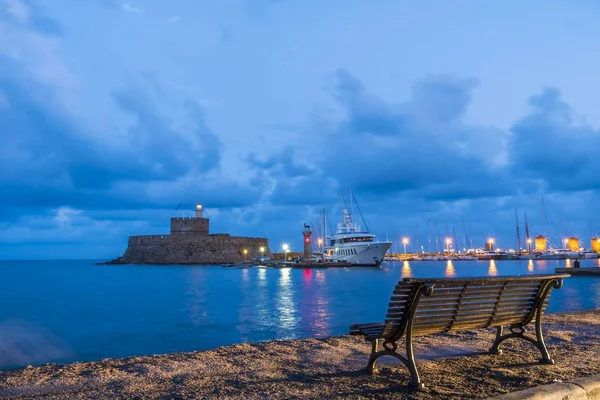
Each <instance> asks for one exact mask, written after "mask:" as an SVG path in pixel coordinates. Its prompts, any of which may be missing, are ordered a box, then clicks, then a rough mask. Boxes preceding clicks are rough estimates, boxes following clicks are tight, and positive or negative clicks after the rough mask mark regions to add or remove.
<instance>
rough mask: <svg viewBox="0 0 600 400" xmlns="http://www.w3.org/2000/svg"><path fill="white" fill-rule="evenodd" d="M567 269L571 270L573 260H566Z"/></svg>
mask: <svg viewBox="0 0 600 400" xmlns="http://www.w3.org/2000/svg"><path fill="white" fill-rule="evenodd" d="M565 268H571V260H570V259H568V258H567V259H566V260H565Z"/></svg>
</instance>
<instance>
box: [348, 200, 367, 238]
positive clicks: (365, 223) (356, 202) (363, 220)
mask: <svg viewBox="0 0 600 400" xmlns="http://www.w3.org/2000/svg"><path fill="white" fill-rule="evenodd" d="M351 193H352V192H351ZM352 197H354V194H353V195H352ZM354 204H356V209H357V210H358V214H359V215H360V219H361V220H362V222H363V224H364V226H365V229H366V230H367V233H370V232H371V231H369V226H368V225H367V221H365V217H363V215H362V212H361V211H360V207H359V206H358V201H356V197H354Z"/></svg>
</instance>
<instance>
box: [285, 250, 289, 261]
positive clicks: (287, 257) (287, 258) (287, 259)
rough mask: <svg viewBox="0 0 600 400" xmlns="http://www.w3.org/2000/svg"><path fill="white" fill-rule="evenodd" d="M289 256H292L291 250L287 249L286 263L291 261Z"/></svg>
mask: <svg viewBox="0 0 600 400" xmlns="http://www.w3.org/2000/svg"><path fill="white" fill-rule="evenodd" d="M289 254H290V249H285V259H286V261H290V259H289V258H290V257H289Z"/></svg>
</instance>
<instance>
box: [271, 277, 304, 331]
mask: <svg viewBox="0 0 600 400" xmlns="http://www.w3.org/2000/svg"><path fill="white" fill-rule="evenodd" d="M290 270H291V268H281V269H280V270H279V288H278V291H277V294H278V295H277V300H276V303H275V309H276V313H277V316H278V318H279V323H278V324H277V327H278V329H281V330H283V331H286V330H292V329H294V328H295V327H296V325H297V322H298V318H297V316H296V309H295V308H296V307H295V305H296V304H295V302H294V293H293V288H292V285H291V278H290Z"/></svg>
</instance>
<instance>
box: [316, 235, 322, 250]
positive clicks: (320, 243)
mask: <svg viewBox="0 0 600 400" xmlns="http://www.w3.org/2000/svg"><path fill="white" fill-rule="evenodd" d="M317 243H319V251H322V250H321V248H322V247H323V239H321V238H318V239H317Z"/></svg>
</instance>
